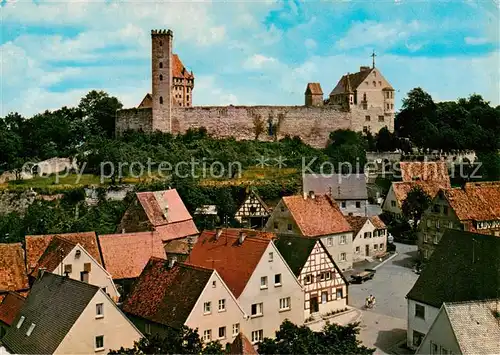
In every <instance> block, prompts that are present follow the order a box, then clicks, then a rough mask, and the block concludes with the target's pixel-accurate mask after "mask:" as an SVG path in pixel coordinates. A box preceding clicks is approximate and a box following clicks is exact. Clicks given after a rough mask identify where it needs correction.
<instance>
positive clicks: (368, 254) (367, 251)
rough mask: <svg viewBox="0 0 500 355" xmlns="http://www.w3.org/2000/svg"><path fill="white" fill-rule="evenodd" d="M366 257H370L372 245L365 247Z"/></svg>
mask: <svg viewBox="0 0 500 355" xmlns="http://www.w3.org/2000/svg"><path fill="white" fill-rule="evenodd" d="M365 255H366V256H370V245H365Z"/></svg>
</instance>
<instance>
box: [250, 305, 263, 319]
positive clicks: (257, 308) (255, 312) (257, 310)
mask: <svg viewBox="0 0 500 355" xmlns="http://www.w3.org/2000/svg"><path fill="white" fill-rule="evenodd" d="M263 308H264V307H263V303H254V304H252V316H253V317H257V316H261V315H262V314H263Z"/></svg>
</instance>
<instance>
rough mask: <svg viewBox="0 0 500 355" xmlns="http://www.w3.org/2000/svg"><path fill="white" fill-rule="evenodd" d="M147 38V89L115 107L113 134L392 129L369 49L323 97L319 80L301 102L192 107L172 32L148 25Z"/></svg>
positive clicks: (322, 133)
mask: <svg viewBox="0 0 500 355" xmlns="http://www.w3.org/2000/svg"><path fill="white" fill-rule="evenodd" d="M151 41H152V53H151V66H152V73H151V74H152V92H151V94H146V96H145V97H144V99H143V100H142V102H141V103H140V104H139V106H138V107H137V108H131V109H122V110H118V111H117V114H116V127H115V128H116V134H117V135H121V134H122V133H123V132H125V131H126V130H142V131H144V132H153V131H156V130H159V131H162V132H172V133H181V132H185V131H186V130H188V129H189V128H200V127H205V128H206V129H207V131H208V132H209V133H210V134H212V135H214V136H216V137H220V138H222V137H234V138H236V139H259V140H266V141H271V140H275V139H280V138H283V137H285V136H286V135H289V136H299V137H300V138H301V139H302V140H303V141H304V142H305V143H308V144H310V145H312V146H314V147H324V146H325V145H326V144H327V141H328V136H329V134H330V132H332V131H335V130H337V129H351V130H354V131H370V132H372V133H373V134H375V133H377V132H378V131H379V130H380V129H381V128H383V127H387V128H388V129H389V130H390V131H393V130H394V89H393V88H392V86H391V85H390V84H389V82H388V81H387V80H386V79H385V78H384V77H383V75H382V73H381V72H380V71H379V70H378V68H376V67H375V54H373V63H372V66H371V67H368V66H362V67H360V70H359V72H356V73H353V74H349V73H348V74H346V75H343V76H342V78H340V80H339V81H338V83H337V85H336V86H335V88H334V89H333V90H332V92H331V93H330V95H329V97H328V98H327V99H324V97H323V90H322V89H321V85H320V84H319V83H309V84H307V87H306V91H305V102H304V105H302V106H233V105H229V106H198V107H193V105H192V102H193V90H194V74H193V72H192V71H188V70H187V69H186V68H185V67H184V65H183V64H182V61H181V60H180V58H179V56H178V55H176V54H173V52H172V50H173V33H172V31H171V30H152V31H151Z"/></svg>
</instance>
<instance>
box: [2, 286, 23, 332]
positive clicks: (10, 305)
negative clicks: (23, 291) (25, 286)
mask: <svg viewBox="0 0 500 355" xmlns="http://www.w3.org/2000/svg"><path fill="white" fill-rule="evenodd" d="M24 300H25V298H24V297H23V296H21V295H20V294H18V293H16V292H9V293H7V295H6V296H5V297H4V299H3V301H2V302H1V303H0V322H4V323H5V324H7V325H11V324H12V322H13V321H14V318H16V315H17V313H18V312H19V310H20V309H21V308H22V306H23V304H24Z"/></svg>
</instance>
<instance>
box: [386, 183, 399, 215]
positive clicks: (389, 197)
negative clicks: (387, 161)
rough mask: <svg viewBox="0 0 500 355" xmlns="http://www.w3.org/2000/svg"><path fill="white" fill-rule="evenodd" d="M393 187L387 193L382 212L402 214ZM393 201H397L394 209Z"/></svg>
mask: <svg viewBox="0 0 500 355" xmlns="http://www.w3.org/2000/svg"><path fill="white" fill-rule="evenodd" d="M392 186H393V185H391V188H390V189H389V192H388V193H387V197H386V198H385V201H384V204H383V205H382V211H384V212H390V213H394V214H401V213H402V212H401V208H400V207H399V205H398V201H397V199H396V195H395V194H394V189H393V187H392ZM391 201H396V206H395V207H393V206H392V204H391Z"/></svg>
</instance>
